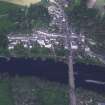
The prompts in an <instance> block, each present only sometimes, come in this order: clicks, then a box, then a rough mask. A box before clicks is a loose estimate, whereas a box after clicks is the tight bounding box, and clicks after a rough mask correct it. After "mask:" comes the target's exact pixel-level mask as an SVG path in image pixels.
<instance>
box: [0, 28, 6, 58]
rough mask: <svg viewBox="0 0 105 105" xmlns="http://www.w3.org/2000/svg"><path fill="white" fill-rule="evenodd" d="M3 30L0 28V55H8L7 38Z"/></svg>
mask: <svg viewBox="0 0 105 105" xmlns="http://www.w3.org/2000/svg"><path fill="white" fill-rule="evenodd" d="M6 34H7V33H6V32H5V31H4V30H0V55H3V56H5V55H8V38H7V36H6Z"/></svg>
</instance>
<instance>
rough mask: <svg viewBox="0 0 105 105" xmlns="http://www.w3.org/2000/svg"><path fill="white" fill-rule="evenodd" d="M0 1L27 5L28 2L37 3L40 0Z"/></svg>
mask: <svg viewBox="0 0 105 105" xmlns="http://www.w3.org/2000/svg"><path fill="white" fill-rule="evenodd" d="M0 1H5V2H10V3H14V4H18V5H27V6H29V5H30V4H35V3H38V2H40V1H41V0H0Z"/></svg>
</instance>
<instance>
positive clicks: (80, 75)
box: [0, 58, 105, 93]
mask: <svg viewBox="0 0 105 105" xmlns="http://www.w3.org/2000/svg"><path fill="white" fill-rule="evenodd" d="M74 71H75V79H76V80H75V82H76V87H83V88H85V89H90V90H94V91H97V92H102V93H104V92H105V68H104V67H100V66H94V65H86V64H75V65H74ZM4 72H7V73H9V75H10V76H14V75H20V76H26V75H27V76H30V75H34V76H36V77H39V78H42V79H44V80H50V81H54V82H60V83H64V84H67V83H68V67H67V65H66V64H64V63H63V62H55V61H53V60H50V59H47V60H45V61H42V60H41V59H40V58H39V59H37V60H33V59H24V58H11V59H10V60H7V59H5V58H0V73H4Z"/></svg>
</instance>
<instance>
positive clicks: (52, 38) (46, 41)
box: [8, 31, 62, 50]
mask: <svg viewBox="0 0 105 105" xmlns="http://www.w3.org/2000/svg"><path fill="white" fill-rule="evenodd" d="M58 37H62V36H60V35H57V34H54V33H53V34H52V33H47V32H42V31H36V33H32V34H31V35H23V34H16V33H15V34H14V33H10V34H9V35H8V40H9V45H8V49H9V50H11V49H14V47H15V46H16V45H17V44H22V45H23V46H24V47H25V48H32V47H34V45H35V44H36V43H37V44H39V45H40V47H46V48H51V47H52V42H54V43H55V44H56V45H57V44H59V42H57V38H58Z"/></svg>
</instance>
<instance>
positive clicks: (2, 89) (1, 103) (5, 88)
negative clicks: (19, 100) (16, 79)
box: [0, 80, 13, 105]
mask: <svg viewBox="0 0 105 105" xmlns="http://www.w3.org/2000/svg"><path fill="white" fill-rule="evenodd" d="M12 102H13V100H12V96H11V91H10V85H9V81H6V80H3V81H1V80H0V105H13V103H12Z"/></svg>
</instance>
